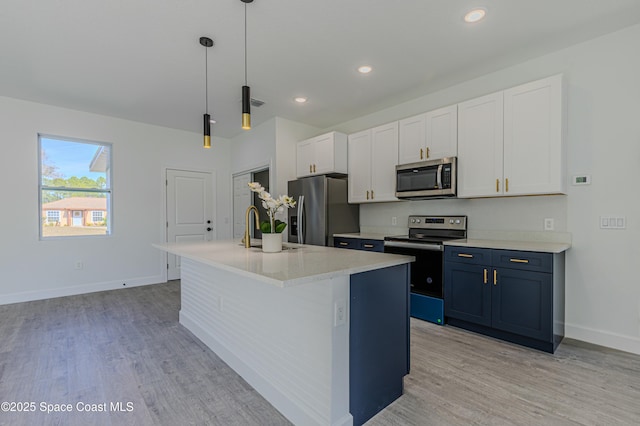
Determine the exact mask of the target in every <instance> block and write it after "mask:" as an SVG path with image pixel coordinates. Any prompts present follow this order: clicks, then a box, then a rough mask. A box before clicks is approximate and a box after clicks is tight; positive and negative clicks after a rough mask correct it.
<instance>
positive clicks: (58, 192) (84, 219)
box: [38, 135, 112, 238]
mask: <svg viewBox="0 0 640 426" xmlns="http://www.w3.org/2000/svg"><path fill="white" fill-rule="evenodd" d="M38 145H39V150H38V151H39V155H40V158H39V163H40V179H39V182H40V208H39V211H40V217H41V218H42V220H41V223H40V237H41V238H49V237H71V236H85V235H109V234H110V233H111V222H112V221H111V217H112V216H111V144H105V143H97V142H88V141H81V140H76V139H68V138H67V139H65V138H59V137H55V136H44V135H39V136H38Z"/></svg>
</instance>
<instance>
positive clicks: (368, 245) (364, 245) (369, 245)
mask: <svg viewBox="0 0 640 426" xmlns="http://www.w3.org/2000/svg"><path fill="white" fill-rule="evenodd" d="M362 246H363V247H364V248H373V244H363V245H362Z"/></svg>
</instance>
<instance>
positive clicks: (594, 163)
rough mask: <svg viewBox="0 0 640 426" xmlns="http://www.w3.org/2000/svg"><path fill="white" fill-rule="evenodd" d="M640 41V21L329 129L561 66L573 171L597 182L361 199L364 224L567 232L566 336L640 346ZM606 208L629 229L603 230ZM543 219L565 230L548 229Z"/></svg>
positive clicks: (349, 128)
mask: <svg viewBox="0 0 640 426" xmlns="http://www.w3.org/2000/svg"><path fill="white" fill-rule="evenodd" d="M638 40H640V25H636V26H633V27H629V28H627V29H624V30H622V31H619V32H616V33H612V34H609V35H606V36H603V37H600V38H597V39H594V40H591V41H589V42H586V43H582V44H579V45H576V46H573V47H570V48H567V49H564V50H561V51H558V52H556V53H553V54H549V55H546V56H543V57H540V58H537V59H534V60H531V61H528V62H525V63H522V64H519V65H517V66H513V67H510V68H507V69H504V70H501V71H498V72H495V73H491V74H488V75H486V76H483V77H480V78H477V79H474V80H471V81H467V82H465V83H463V84H459V85H456V86H453V87H450V88H448V89H445V90H441V91H439V92H437V93H433V94H431V95H428V96H424V97H421V98H419V99H416V100H413V101H411V102H407V103H403V104H401V105H397V106H395V107H392V108H389V109H385V110H382V111H379V112H377V113H375V114H371V115H367V116H364V117H360V118H358V119H356V120H352V121H349V122H346V123H343V124H341V125H338V126H333V127H331V130H338V131H343V132H345V133H353V132H356V131H359V130H362V129H366V128H369V127H373V126H377V125H380V124H384V123H387V122H390V121H394V120H397V119H400V118H405V117H408V116H411V115H415V114H418V113H421V112H425V111H429V110H431V109H435V108H438V107H441V106H445V105H451V104H455V103H457V102H459V101H463V100H466V99H471V98H474V97H477V96H480V95H483V94H487V93H491V92H494V91H498V90H502V89H505V88H508V87H511V86H514V85H517V84H521V83H525V82H528V81H532V80H536V79H539V78H543V77H546V76H549V75H553V74H556V73H564V74H565V76H566V80H567V82H568V135H567V136H568V139H567V143H568V152H567V154H568V164H567V175H568V176H569V177H571V176H572V175H575V174H582V173H586V174H590V175H591V176H592V179H593V184H592V185H590V186H568V194H567V195H566V196H547V197H518V198H502V199H478V200H431V201H418V202H396V203H388V204H380V205H365V206H362V207H361V210H360V212H361V213H360V216H361V218H360V220H361V226H362V228H363V229H383V230H387V229H389V227H390V225H391V217H392V216H396V217H397V218H398V223H399V224H404V223H406V219H407V216H408V215H409V214H431V213H435V214H438V213H452V214H467V215H468V216H469V230H470V233H476V234H484V235H487V234H489V235H490V234H491V233H495V234H497V235H500V236H505V235H508V234H509V232H508V231H525V232H528V233H529V235H531V236H533V237H534V238H547V236H548V237H549V239H556V238H557V239H564V238H565V235H564V234H562V233H563V232H569V233H571V236H572V240H573V246H572V248H571V249H570V250H569V251H568V252H567V254H566V256H567V257H566V260H567V264H566V267H567V270H566V335H567V337H572V338H576V339H579V340H584V341H589V342H593V343H597V344H601V345H605V346H610V347H614V348H618V349H622V350H626V351H630V352H635V353H640V278H639V276H638V273H637V271H636V267H637V265H636V264H635V263H636V262H637V261H638V259H639V258H640V248H639V247H640V246H639V245H638V237H640V195H639V194H640V191H639V190H638V187H637V179H636V178H635V177H634V175H633V174H632V173H634V172H635V171H637V170H638V168H639V166H640V119H639V116H640V55H638ZM604 215H616V216H625V217H626V218H627V228H626V229H625V230H601V229H600V228H599V217H600V216H604ZM545 217H552V218H554V219H555V227H556V230H557V231H559V232H560V234H545V233H544V232H543V231H542V229H543V219H544V218H545ZM394 229H398V228H394ZM405 229H406V228H405ZM486 231H490V232H486ZM558 235H559V236H558Z"/></svg>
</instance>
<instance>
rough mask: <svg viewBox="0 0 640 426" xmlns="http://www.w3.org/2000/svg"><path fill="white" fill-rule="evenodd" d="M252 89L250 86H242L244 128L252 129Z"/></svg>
mask: <svg viewBox="0 0 640 426" xmlns="http://www.w3.org/2000/svg"><path fill="white" fill-rule="evenodd" d="M250 91H251V89H250V88H249V86H242V128H243V129H244V130H249V129H251V93H250Z"/></svg>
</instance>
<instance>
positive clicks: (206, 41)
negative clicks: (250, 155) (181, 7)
mask: <svg viewBox="0 0 640 426" xmlns="http://www.w3.org/2000/svg"><path fill="white" fill-rule="evenodd" d="M200 44H201V45H203V46H204V47H205V49H204V105H205V113H204V123H203V124H204V131H203V133H204V145H203V146H204V147H205V148H211V116H210V115H209V58H208V55H207V50H208V49H209V48H210V47H211V46H213V40H211V39H210V38H209V37H200Z"/></svg>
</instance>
